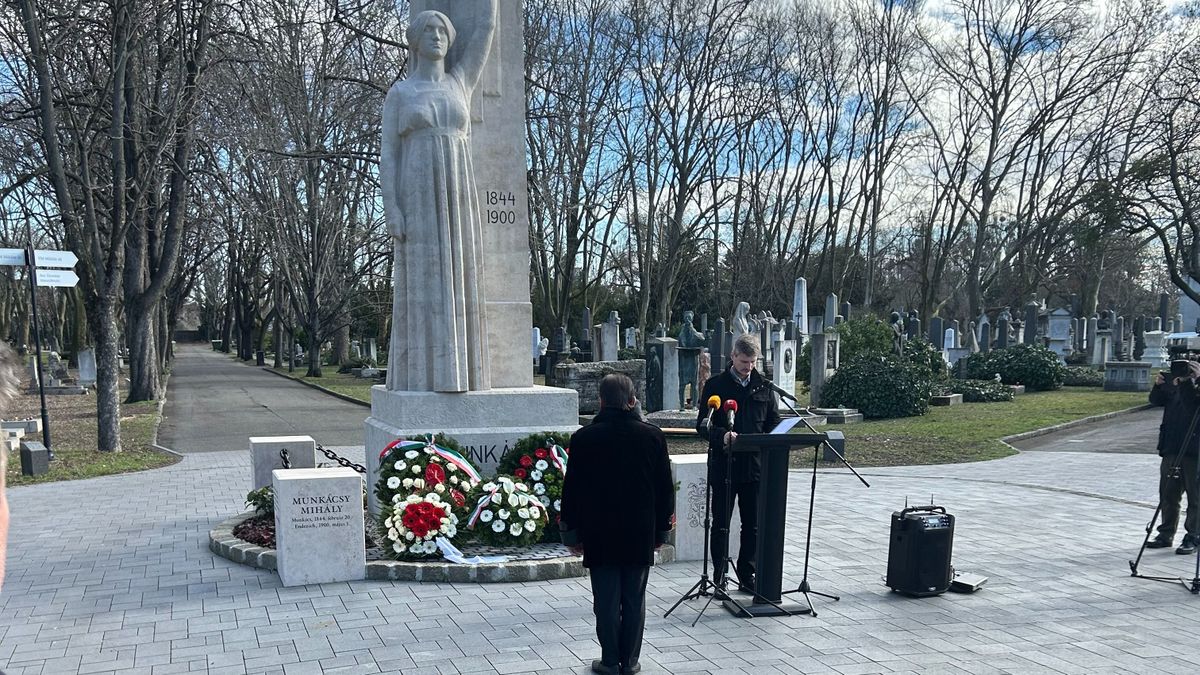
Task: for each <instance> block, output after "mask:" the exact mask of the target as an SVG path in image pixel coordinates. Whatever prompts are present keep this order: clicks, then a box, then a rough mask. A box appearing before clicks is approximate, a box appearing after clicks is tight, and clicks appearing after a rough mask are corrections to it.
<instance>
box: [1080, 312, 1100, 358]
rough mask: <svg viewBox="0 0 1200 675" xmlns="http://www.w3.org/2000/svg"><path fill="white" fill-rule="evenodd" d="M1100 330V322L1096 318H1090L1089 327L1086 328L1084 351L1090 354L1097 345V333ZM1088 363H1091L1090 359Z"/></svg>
mask: <svg viewBox="0 0 1200 675" xmlns="http://www.w3.org/2000/svg"><path fill="white" fill-rule="evenodd" d="M1099 330H1100V320H1099V319H1098V318H1096V317H1095V316H1090V317H1088V320H1087V326H1086V327H1085V328H1084V336H1085V338H1086V339H1085V340H1084V345H1083V349H1084V350H1086V352H1087V353H1088V354H1090V353H1091V352H1092V350H1093V348H1094V347H1095V345H1096V333H1097V332H1098V331H1099ZM1088 362H1089V363H1091V359H1090V357H1089V359H1088Z"/></svg>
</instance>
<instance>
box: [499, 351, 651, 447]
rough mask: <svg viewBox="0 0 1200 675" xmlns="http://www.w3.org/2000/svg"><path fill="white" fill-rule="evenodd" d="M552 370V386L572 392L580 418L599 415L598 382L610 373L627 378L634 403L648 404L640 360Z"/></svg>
mask: <svg viewBox="0 0 1200 675" xmlns="http://www.w3.org/2000/svg"><path fill="white" fill-rule="evenodd" d="M554 370H555V372H554V382H555V383H556V385H557V386H559V387H563V388H564V389H572V390H574V391H575V392H576V393H577V394H578V398H579V414H580V415H592V414H595V413H597V412H599V411H600V380H602V379H604V376H605V375H608V374H610V373H621V374H623V375H627V376H628V377H629V379H630V380H632V381H633V391H634V395H636V396H637V399H638V400H639V401H641V402H642V403H643V405H645V403H646V401H648V400H649V399H648V397H647V395H646V362H645V361H643V360H642V359H624V360H622V361H607V362H600V361H595V362H591V363H560V364H558V365H557V366H555V368H554ZM492 464H493V465H494V464H495V463H494V462H493V463H492Z"/></svg>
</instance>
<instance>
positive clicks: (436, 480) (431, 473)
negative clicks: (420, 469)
mask: <svg viewBox="0 0 1200 675" xmlns="http://www.w3.org/2000/svg"><path fill="white" fill-rule="evenodd" d="M445 482H446V470H445V469H443V468H442V467H440V466H438V465H437V464H430V465H429V466H426V467H425V484H426V485H428V486H429V487H431V488H432V487H433V486H435V485H439V484H441V483H445Z"/></svg>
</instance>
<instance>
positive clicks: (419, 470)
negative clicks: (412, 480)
mask: <svg viewBox="0 0 1200 675" xmlns="http://www.w3.org/2000/svg"><path fill="white" fill-rule="evenodd" d="M412 472H413V473H421V467H419V466H416V465H415V464H414V465H413V468H412Z"/></svg>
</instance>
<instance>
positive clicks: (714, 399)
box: [704, 394, 721, 429]
mask: <svg viewBox="0 0 1200 675" xmlns="http://www.w3.org/2000/svg"><path fill="white" fill-rule="evenodd" d="M720 407H721V397H720V396H717V395H716V394H713V395H712V396H709V397H708V419H707V420H705V421H704V427H705V428H706V429H711V428H712V418H713V414H714V413H716V412H717V409H718V408H720Z"/></svg>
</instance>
